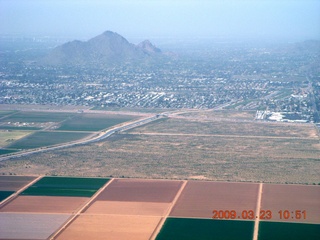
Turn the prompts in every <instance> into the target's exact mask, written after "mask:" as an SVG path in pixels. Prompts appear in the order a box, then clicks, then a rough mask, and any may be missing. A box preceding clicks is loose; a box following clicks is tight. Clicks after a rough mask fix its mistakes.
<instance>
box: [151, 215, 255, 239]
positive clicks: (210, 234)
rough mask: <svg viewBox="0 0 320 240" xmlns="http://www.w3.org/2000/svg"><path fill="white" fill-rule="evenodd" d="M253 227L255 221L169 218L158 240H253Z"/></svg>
mask: <svg viewBox="0 0 320 240" xmlns="http://www.w3.org/2000/svg"><path fill="white" fill-rule="evenodd" d="M253 227H254V222H253V221H228V220H212V219H195V218H167V220H166V221H165V223H164V225H163V227H162V229H161V231H160V233H159V234H158V236H157V238H156V240H167V239H175V240H207V239H208V240H209V239H210V240H212V239H214V240H220V239H221V240H228V239H230V240H231V239H232V240H234V239H237V240H245V239H248V240H249V239H250V240H251V239H252V236H253Z"/></svg>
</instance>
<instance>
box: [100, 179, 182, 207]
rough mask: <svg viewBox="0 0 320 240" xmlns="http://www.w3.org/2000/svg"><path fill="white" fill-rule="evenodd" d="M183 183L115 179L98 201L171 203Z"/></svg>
mask: <svg viewBox="0 0 320 240" xmlns="http://www.w3.org/2000/svg"><path fill="white" fill-rule="evenodd" d="M181 185H182V181H167V180H144V179H115V180H114V181H112V183H111V184H110V185H109V186H108V187H107V188H106V189H105V190H104V191H103V192H101V193H100V194H99V196H98V197H97V198H96V201H132V202H164V203H170V202H172V200H173V199H174V197H175V195H176V194H177V192H178V191H179V189H180V187H181Z"/></svg>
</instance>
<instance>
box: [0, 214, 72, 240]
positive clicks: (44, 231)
mask: <svg viewBox="0 0 320 240" xmlns="http://www.w3.org/2000/svg"><path fill="white" fill-rule="evenodd" d="M69 218H70V215H69V214H19V213H0V223H1V224H0V239H34V240H35V239H47V238H49V236H50V235H51V234H53V233H54V232H55V231H56V230H57V229H58V228H60V227H61V226H62V225H63V223H64V222H66V221H67V220H68V219H69Z"/></svg>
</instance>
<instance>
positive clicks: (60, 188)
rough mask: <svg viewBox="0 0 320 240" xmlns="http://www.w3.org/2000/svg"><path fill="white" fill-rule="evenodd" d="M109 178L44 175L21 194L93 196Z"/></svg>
mask: <svg viewBox="0 0 320 240" xmlns="http://www.w3.org/2000/svg"><path fill="white" fill-rule="evenodd" d="M108 181H109V179H108V178H71V177H70V178H68V177H44V178H42V179H40V180H39V181H38V182H36V183H35V184H33V185H32V186H30V187H29V188H27V189H26V190H25V191H23V192H22V193H21V195H31V196H72V197H91V196H92V195H94V194H95V192H96V191H98V190H99V189H100V188H101V187H102V186H103V185H104V184H106V183H107V182H108Z"/></svg>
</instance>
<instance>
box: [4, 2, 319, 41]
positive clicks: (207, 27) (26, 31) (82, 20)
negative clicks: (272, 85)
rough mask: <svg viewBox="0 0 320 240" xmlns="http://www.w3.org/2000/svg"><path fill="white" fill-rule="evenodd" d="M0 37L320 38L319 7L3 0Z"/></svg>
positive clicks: (310, 4) (308, 4)
mask: <svg viewBox="0 0 320 240" xmlns="http://www.w3.org/2000/svg"><path fill="white" fill-rule="evenodd" d="M0 11H1V14H0V32H1V34H7V35H13V34H14V35H23V36H50V37H69V38H71V39H89V38H90V37H92V36H96V35H98V34H100V33H102V32H104V31H105V30H112V31H115V32H118V33H120V34H122V35H124V36H126V37H127V38H128V39H135V38H141V39H145V38H149V39H156V38H178V39H181V38H182V39H183V38H221V37H222V38H233V39H239V38H241V39H243V38H244V39H247V38H249V39H264V40H265V39H280V40H286V41H302V40H307V39H319V38H320V27H319V25H320V14H319V12H320V1H317V0H303V1H301V0H291V1H288V0H262V1H253V0H245V1H235V0H226V1H217V0H213V1H208V0H200V1H195V0H174V1H172V0H170V1H169V0H164V1H162V0H161V1H159V0H155V1H146V0H138V1H129V0H118V1H99V0H93V1H83V0H81V1H75V0H69V1H61V0H58V1H57V0H54V1H53V0H50V1H40V0H28V1H24V0H0Z"/></svg>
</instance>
